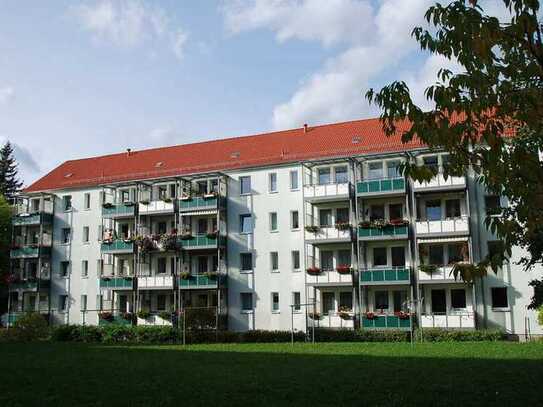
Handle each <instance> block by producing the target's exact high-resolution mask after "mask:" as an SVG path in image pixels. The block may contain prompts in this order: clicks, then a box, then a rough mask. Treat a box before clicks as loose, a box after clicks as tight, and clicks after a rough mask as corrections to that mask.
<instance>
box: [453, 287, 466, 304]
mask: <svg viewBox="0 0 543 407" xmlns="http://www.w3.org/2000/svg"><path fill="white" fill-rule="evenodd" d="M451 307H452V308H466V290H464V289H458V288H455V289H452V290H451Z"/></svg>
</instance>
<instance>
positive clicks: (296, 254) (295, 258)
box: [291, 250, 300, 271]
mask: <svg viewBox="0 0 543 407" xmlns="http://www.w3.org/2000/svg"><path fill="white" fill-rule="evenodd" d="M291 255H292V269H293V270H295V271H297V270H300V251H299V250H293V251H292V252H291Z"/></svg>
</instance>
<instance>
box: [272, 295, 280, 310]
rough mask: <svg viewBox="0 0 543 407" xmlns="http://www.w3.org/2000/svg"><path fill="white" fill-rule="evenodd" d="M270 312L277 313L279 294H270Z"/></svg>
mask: <svg viewBox="0 0 543 407" xmlns="http://www.w3.org/2000/svg"><path fill="white" fill-rule="evenodd" d="M271 297H272V312H279V293H271Z"/></svg>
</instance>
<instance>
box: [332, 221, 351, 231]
mask: <svg viewBox="0 0 543 407" xmlns="http://www.w3.org/2000/svg"><path fill="white" fill-rule="evenodd" d="M335 226H336V229H337V230H350V229H351V227H352V225H351V224H350V223H349V222H338V223H336V225H335Z"/></svg>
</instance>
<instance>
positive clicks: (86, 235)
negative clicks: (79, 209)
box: [82, 226, 90, 244]
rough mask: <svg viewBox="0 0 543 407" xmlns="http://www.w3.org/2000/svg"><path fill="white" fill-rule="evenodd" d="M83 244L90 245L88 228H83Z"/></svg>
mask: <svg viewBox="0 0 543 407" xmlns="http://www.w3.org/2000/svg"><path fill="white" fill-rule="evenodd" d="M82 240H83V244H89V243H90V227H89V226H83V239H82Z"/></svg>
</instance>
